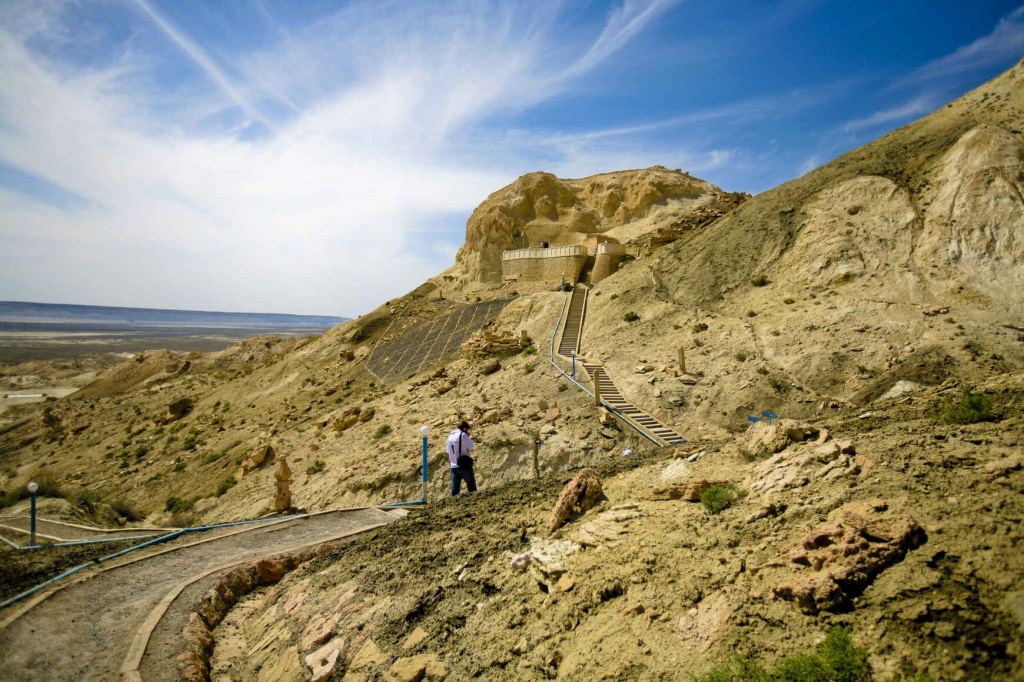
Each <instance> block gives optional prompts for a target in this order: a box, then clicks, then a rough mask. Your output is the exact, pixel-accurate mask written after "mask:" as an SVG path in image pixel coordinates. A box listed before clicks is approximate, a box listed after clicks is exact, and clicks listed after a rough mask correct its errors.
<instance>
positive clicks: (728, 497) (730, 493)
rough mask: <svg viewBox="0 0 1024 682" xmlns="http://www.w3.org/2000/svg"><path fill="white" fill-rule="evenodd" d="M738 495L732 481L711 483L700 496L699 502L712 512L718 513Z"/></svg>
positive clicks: (738, 492) (738, 496)
mask: <svg viewBox="0 0 1024 682" xmlns="http://www.w3.org/2000/svg"><path fill="white" fill-rule="evenodd" d="M740 497H741V495H740V491H739V489H738V488H737V487H736V486H735V485H733V484H732V483H730V484H728V485H713V486H711V487H710V488H708V489H707V490H705V491H704V493H703V494H702V495H701V496H700V503H701V504H703V505H704V508H705V509H707V510H708V511H709V512H711V513H712V514H718V513H719V512H721V511H722V510H723V509H725V508H726V507H728V506H729V505H731V504H732V503H733V502H735V501H736V500H737V499H738V498H740Z"/></svg>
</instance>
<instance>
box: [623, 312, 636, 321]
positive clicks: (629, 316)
mask: <svg viewBox="0 0 1024 682" xmlns="http://www.w3.org/2000/svg"><path fill="white" fill-rule="evenodd" d="M622 319H623V320H624V321H626V322H636V321H637V320H639V319H640V316H639V315H637V314H636V313H635V312H633V311H632V310H630V311H629V312H628V313H626V314H625V315H623V316H622Z"/></svg>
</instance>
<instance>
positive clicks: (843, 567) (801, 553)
mask: <svg viewBox="0 0 1024 682" xmlns="http://www.w3.org/2000/svg"><path fill="white" fill-rule="evenodd" d="M926 540H927V536H926V535H925V532H924V530H923V529H922V528H921V527H920V526H919V525H918V523H917V521H916V520H914V519H913V518H912V517H910V516H908V515H906V514H896V515H893V516H890V517H887V518H882V519H875V520H869V519H867V518H865V517H864V516H861V515H859V514H854V513H853V512H850V511H843V513H842V514H841V515H840V520H839V521H833V522H829V523H825V524H823V525H821V526H819V527H818V528H815V529H814V530H813V531H811V532H810V533H808V534H807V535H806V536H805V537H804V539H803V540H802V542H801V545H800V547H798V548H796V549H794V550H793V551H792V552H790V554H789V561H790V565H791V567H792V568H793V569H794V570H797V571H798V572H799V575H798V576H797V577H795V578H792V579H790V580H788V581H786V582H785V583H783V584H781V585H779V586H777V587H775V588H774V590H773V591H774V593H775V595H776V596H778V597H779V598H781V599H785V600H787V601H795V602H796V603H797V604H798V605H799V606H800V608H801V609H802V610H803V611H805V612H807V613H816V612H818V611H821V610H824V611H835V610H836V609H839V608H841V607H842V606H844V605H845V604H847V603H848V602H849V600H850V599H852V598H853V597H855V596H857V595H858V594H860V593H861V592H862V591H863V590H864V588H865V587H867V585H868V584H870V583H871V581H872V580H874V578H875V576H876V575H878V574H879V573H881V572H882V571H883V570H885V569H886V568H888V567H889V566H892V565H893V564H895V563H897V562H899V561H901V560H902V559H903V557H904V556H906V553H907V552H908V551H910V550H911V549H914V548H916V547H919V546H920V545H922V544H923V543H924V542H925V541H926Z"/></svg>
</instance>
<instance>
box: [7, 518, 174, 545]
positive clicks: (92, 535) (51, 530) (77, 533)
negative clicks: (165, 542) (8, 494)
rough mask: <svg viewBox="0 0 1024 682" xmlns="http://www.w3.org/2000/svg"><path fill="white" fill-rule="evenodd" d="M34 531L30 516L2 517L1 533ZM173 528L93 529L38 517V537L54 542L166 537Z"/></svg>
mask: <svg viewBox="0 0 1024 682" xmlns="http://www.w3.org/2000/svg"><path fill="white" fill-rule="evenodd" d="M31 529H32V519H31V517H29V516H25V515H20V516H0V532H2V531H5V530H6V531H8V532H10V533H18V534H19V535H28V534H29V533H30V532H31ZM173 530H174V529H173V528H91V527H89V526H80V525H78V524H76V523H66V522H64V521H51V520H50V519H44V518H41V517H36V536H37V537H40V538H43V539H45V540H52V541H53V542H72V541H75V540H113V539H117V538H128V537H137V536H139V535H154V536H156V535H164V534H165V533H170V532H172V531H173ZM25 544H28V543H25Z"/></svg>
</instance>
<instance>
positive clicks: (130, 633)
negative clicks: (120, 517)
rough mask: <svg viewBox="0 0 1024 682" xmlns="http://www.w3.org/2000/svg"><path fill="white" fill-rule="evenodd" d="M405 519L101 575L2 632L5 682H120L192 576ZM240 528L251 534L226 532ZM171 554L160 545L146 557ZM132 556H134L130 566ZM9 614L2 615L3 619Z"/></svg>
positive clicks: (233, 545) (363, 518)
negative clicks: (166, 603) (146, 634)
mask: <svg viewBox="0 0 1024 682" xmlns="http://www.w3.org/2000/svg"><path fill="white" fill-rule="evenodd" d="M397 518H399V516H398V515H397V514H394V513H392V512H385V511H381V510H379V509H361V510H354V511H339V512H332V513H327V514H321V515H319V516H312V517H308V518H303V519H296V520H292V521H286V522H284V523H279V524H276V525H269V526H268V525H259V524H254V526H253V527H252V529H251V530H246V531H245V532H242V533H235V534H231V535H228V534H227V533H226V532H225V533H223V534H221V535H220V536H219V537H217V538H216V539H213V540H211V541H210V542H205V543H202V544H194V545H192V546H187V547H186V546H183V547H181V548H180V549H177V550H175V551H172V552H166V553H163V554H159V555H157V556H151V557H150V558H146V559H144V560H142V561H137V562H134V563H130V564H124V565H120V566H117V567H114V568H110V569H107V570H105V571H102V572H98V573H96V574H95V575H93V576H91V577H89V578H88V579H86V580H84V581H83V582H80V583H77V584H72V585H70V586H69V587H67V588H65V589H63V590H60V591H58V592H56V593H55V594H53V596H51V597H50V598H49V599H47V600H45V601H43V602H42V603H40V604H38V605H37V606H35V607H34V608H32V609H31V610H29V611H28V612H27V613H25V614H24V615H22V616H21V617H20V618H18V619H17V620H15V621H14V622H13V623H12V624H10V625H9V626H8V627H6V628H5V629H3V630H0V680H24V681H26V682H28V681H33V680H39V681H43V680H46V681H50V680H54V681H56V680H67V681H69V682H71V681H75V682H77V681H79V680H105V681H109V680H117V679H118V677H119V670H120V668H121V664H122V662H123V661H124V659H125V656H126V654H127V651H128V648H129V646H130V644H131V641H132V638H133V637H134V636H135V633H136V631H137V630H138V629H139V627H140V626H141V625H142V623H143V621H144V620H145V619H146V617H147V616H148V615H149V613H150V612H151V611H152V610H153V609H154V608H155V607H156V605H157V604H158V603H159V601H160V600H161V599H162V598H163V597H164V596H165V595H166V594H167V593H168V592H169V591H170V590H171V588H173V587H174V586H175V585H178V584H180V583H181V582H183V581H185V580H187V579H188V578H189V577H190V576H195V575H199V574H202V573H204V572H205V571H207V570H209V569H211V568H215V567H218V566H222V565H224V564H227V563H230V562H232V561H240V560H245V559H255V558H257V557H261V556H267V555H271V554H275V553H277V552H281V551H283V550H285V549H287V548H291V547H294V546H296V545H300V544H317V543H319V542H322V541H324V540H327V539H328V538H333V537H336V536H338V535H342V534H344V533H349V532H353V531H359V530H360V529H366V528H370V527H376V526H378V525H380V524H382V523H389V522H391V521H393V520H395V519H397ZM240 528H247V527H246V526H240V527H236V528H228V529H221V530H223V531H232V532H233V531H236V530H239V529H240ZM197 539H201V538H196V536H194V535H193V536H191V537H190V536H187V535H186V536H184V537H183V538H181V539H179V540H176V541H175V542H177V543H179V545H186V544H189V543H194V542H196V540H197ZM170 544H171V543H168V545H170ZM167 548H168V546H167V545H160V546H156V547H153V548H152V549H151V550H149V549H147V550H140V552H151V551H152V552H154V553H155V552H160V551H162V550H164V549H167ZM132 556H133V555H131V554H129V555H128V556H127V557H126V560H128V559H131V558H132ZM87 570H88V569H87ZM69 580H73V579H69ZM10 608H11V609H16V608H18V605H15V606H14V607H10ZM9 615H10V614H9V612H0V619H2V618H6V617H8V616H9ZM179 631H180V627H179ZM158 663H159V665H160V666H162V667H163V668H164V669H165V670H164V672H166V671H167V670H166V669H169V670H170V671H171V672H172V673H173V671H174V667H173V664H172V663H171V661H169V660H161V661H158ZM143 672H145V671H143ZM143 679H146V678H145V677H144V678H143Z"/></svg>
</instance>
